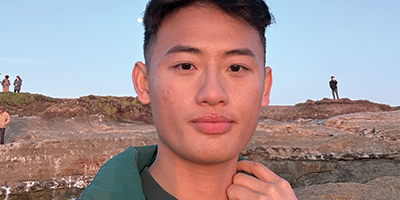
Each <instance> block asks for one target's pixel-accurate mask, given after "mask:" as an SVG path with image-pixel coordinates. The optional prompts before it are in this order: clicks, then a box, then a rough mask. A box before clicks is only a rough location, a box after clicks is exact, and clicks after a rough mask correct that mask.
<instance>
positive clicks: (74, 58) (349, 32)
mask: <svg viewBox="0 0 400 200" xmlns="http://www.w3.org/2000/svg"><path fill="white" fill-rule="evenodd" d="M146 2H147V1H145V0H134V1H133V0H130V1H123V0H121V1H105V0H103V1H94V0H68V1H67V0H63V1H62V0H59V1H51V0H35V1H26V0H12V1H11V0H0V72H1V76H0V77H1V79H3V78H4V75H5V74H8V75H10V77H11V80H12V81H13V80H14V79H15V76H16V75H20V76H21V78H22V79H23V86H22V91H25V92H31V93H40V94H44V95H47V96H52V97H64V98H70V97H73V98H76V97H80V96H85V95H89V94H94V95H114V96H136V93H135V92H134V89H133V86H132V82H131V71H132V68H133V65H134V63H135V62H136V61H138V60H143V56H142V41H143V36H142V35H143V28H142V24H141V23H139V22H138V21H137V19H138V18H139V17H142V13H143V10H144V7H145V4H146ZM267 4H268V5H269V6H270V7H271V11H272V13H273V14H274V15H275V18H276V23H275V24H274V25H272V26H271V27H270V28H269V29H268V30H267V33H266V36H267V43H268V44H267V64H268V65H269V66H271V68H272V72H273V79H274V83H273V87H272V93H271V104H272V105H293V104H296V103H299V102H305V101H306V100H307V99H313V100H320V99H322V98H324V97H328V98H332V95H331V91H330V89H329V86H328V81H329V79H330V76H331V75H334V76H335V77H336V79H337V80H338V81H339V85H338V86H339V96H341V97H347V98H350V99H353V100H357V99H368V100H370V101H373V102H378V103H385V104H389V105H392V106H395V105H400V30H399V29H400V14H399V11H400V1H399V0H385V1H382V0H335V1H333V0H332V1H323V0H302V1H294V0H292V1H289V0H267ZM11 89H12V88H11Z"/></svg>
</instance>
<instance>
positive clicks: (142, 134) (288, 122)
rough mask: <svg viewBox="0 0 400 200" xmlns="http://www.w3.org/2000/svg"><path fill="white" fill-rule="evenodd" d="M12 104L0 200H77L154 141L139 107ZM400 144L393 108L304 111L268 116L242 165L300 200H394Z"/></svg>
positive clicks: (111, 101) (104, 102) (130, 103)
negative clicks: (113, 163)
mask: <svg viewBox="0 0 400 200" xmlns="http://www.w3.org/2000/svg"><path fill="white" fill-rule="evenodd" d="M6 95H9V96H7V97H5V96H3V94H0V103H1V104H3V105H6V108H7V109H8V111H10V112H9V113H10V114H11V115H12V122H11V123H10V127H9V129H7V136H6V141H7V144H6V145H2V146H0V169H1V170H0V199H8V200H9V199H54V200H56V199H73V198H76V197H78V196H79V195H80V193H81V192H82V190H83V188H84V187H86V186H87V185H88V184H89V183H90V182H91V180H92V178H93V177H94V175H95V174H96V172H97V170H98V169H99V167H100V166H101V165H102V164H103V163H104V162H105V161H106V160H108V159H109V158H111V157H112V156H114V155H115V154H117V153H119V152H121V151H123V150H124V149H125V148H127V147H128V146H131V145H133V146H138V145H148V144H155V143H156V141H157V134H156V130H155V127H154V126H153V125H151V122H152V121H151V120H149V118H151V112H150V107H149V106H144V105H141V104H139V103H138V101H137V100H136V99H135V98H133V97H118V98H117V97H97V96H87V97H81V98H79V99H54V98H49V97H45V96H41V95H32V94H23V95H25V97H24V98H26V99H24V98H22V97H19V98H20V100H19V102H16V100H15V99H14V100H13V102H14V104H11V103H10V101H9V100H8V101H7V99H10V98H17V97H18V96H11V94H6ZM5 99H6V100H5ZM21 99H22V100H21ZM29 99H31V100H29ZM32 99H33V100H32ZM296 113H297V114H296ZM399 140H400V110H397V109H396V108H392V107H390V106H387V105H381V104H375V103H372V102H368V101H365V100H362V101H351V100H348V99H343V100H340V101H332V100H321V101H307V102H306V103H303V104H298V105H296V106H271V107H266V108H263V109H262V111H261V113H260V122H259V124H258V126H257V129H256V132H255V134H254V136H253V138H252V140H251V141H250V143H249V144H248V145H247V147H246V148H245V149H244V150H243V151H242V155H244V156H246V157H248V158H249V159H251V160H254V161H258V162H261V163H263V164H264V165H266V166H267V167H269V168H270V169H271V170H273V171H274V172H275V173H277V174H278V175H280V176H281V177H283V178H285V179H286V180H288V181H289V182H290V183H291V184H292V186H293V188H294V190H295V192H296V195H297V196H298V198H299V199H397V198H398V197H399V196H400V187H399V185H400V178H399V177H400V159H399V155H398V153H399V150H400V141H399Z"/></svg>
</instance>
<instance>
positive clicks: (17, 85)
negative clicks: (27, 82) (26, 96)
mask: <svg viewBox="0 0 400 200" xmlns="http://www.w3.org/2000/svg"><path fill="white" fill-rule="evenodd" d="M21 85H22V79H21V77H19V76H17V77H16V78H15V80H14V92H15V93H19V91H20V90H21Z"/></svg>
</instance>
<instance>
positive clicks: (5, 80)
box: [1, 75, 11, 92]
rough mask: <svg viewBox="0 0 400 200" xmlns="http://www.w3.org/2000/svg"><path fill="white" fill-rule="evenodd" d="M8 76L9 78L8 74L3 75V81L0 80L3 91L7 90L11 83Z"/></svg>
mask: <svg viewBox="0 0 400 200" xmlns="http://www.w3.org/2000/svg"><path fill="white" fill-rule="evenodd" d="M8 78H10V77H9V76H8V75H5V76H4V79H3V81H2V82H1V85H2V86H3V92H8V91H9V87H10V85H11V83H10V80H9V79H8Z"/></svg>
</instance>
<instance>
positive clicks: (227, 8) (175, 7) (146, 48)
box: [143, 0, 274, 67]
mask: <svg viewBox="0 0 400 200" xmlns="http://www.w3.org/2000/svg"><path fill="white" fill-rule="evenodd" d="M194 4H200V5H210V6H214V7H216V8H218V9H220V10H221V11H223V12H225V13H227V14H228V15H230V16H232V17H234V18H236V19H239V20H243V21H245V22H247V23H248V24H250V25H251V26H252V27H254V28H255V29H256V30H257V31H258V33H259V35H260V39H261V42H262V46H263V49H264V63H265V51H266V39H265V29H266V27H267V26H268V25H270V24H271V23H273V21H274V18H273V16H272V14H271V13H270V11H269V8H268V6H267V4H266V3H265V2H264V0H151V1H150V2H149V3H148V4H147V7H146V11H145V13H144V17H143V24H144V29H145V32H144V43H143V52H144V58H145V62H146V66H147V67H149V65H150V59H151V54H152V48H153V45H154V43H155V41H156V40H157V33H158V30H159V28H160V26H161V24H162V22H163V20H164V19H165V18H166V17H167V16H169V15H171V14H174V13H176V12H178V11H179V10H180V9H182V8H185V7H188V6H191V5H194Z"/></svg>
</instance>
